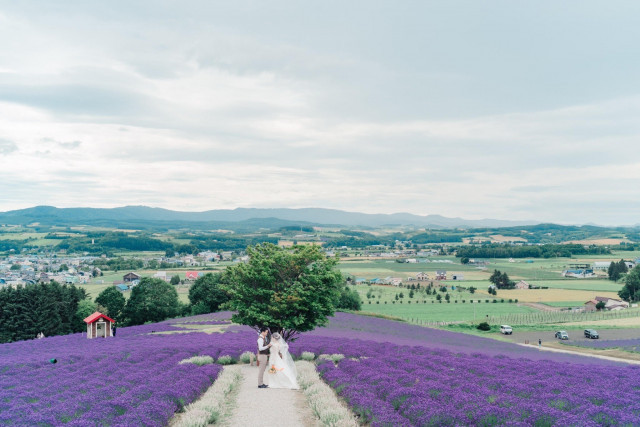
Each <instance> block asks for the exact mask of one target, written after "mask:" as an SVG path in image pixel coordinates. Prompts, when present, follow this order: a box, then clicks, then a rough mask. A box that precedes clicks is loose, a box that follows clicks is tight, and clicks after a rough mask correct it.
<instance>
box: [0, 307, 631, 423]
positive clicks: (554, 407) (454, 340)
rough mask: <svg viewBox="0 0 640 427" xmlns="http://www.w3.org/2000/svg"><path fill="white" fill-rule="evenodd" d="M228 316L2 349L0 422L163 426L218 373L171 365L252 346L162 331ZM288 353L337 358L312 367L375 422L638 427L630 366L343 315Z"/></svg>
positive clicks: (236, 333)
mask: <svg viewBox="0 0 640 427" xmlns="http://www.w3.org/2000/svg"><path fill="white" fill-rule="evenodd" d="M229 317H230V313H217V314H213V315H202V316H196V317H192V318H187V319H175V320H169V321H165V322H161V323H156V324H150V325H143V326H136V327H129V328H121V329H119V330H118V335H117V337H116V338H112V339H102V340H99V339H96V340H87V339H86V338H84V337H83V336H82V335H81V334H76V335H68V336H62V337H52V338H45V339H43V340H36V341H24V342H18V343H12V344H3V345H0V425H43V426H50V425H82V426H86V425H106V426H108V425H111V426H121V425H122V426H124V425H152V426H155V425H166V424H167V423H168V421H169V419H170V418H171V417H172V415H173V414H174V413H175V411H177V410H179V409H180V408H181V407H182V406H184V405H186V404H188V403H190V402H192V401H193V400H195V399H196V398H197V397H198V396H199V395H200V394H202V393H203V392H204V391H205V390H206V389H207V388H208V387H209V386H210V385H211V384H212V383H213V382H214V381H215V379H216V377H217V375H218V373H219V372H220V369H221V367H220V366H219V365H205V366H197V365H191V364H184V365H179V364H178V362H179V361H180V360H182V359H186V358H189V357H192V356H195V355H210V356H212V357H213V358H217V357H219V356H221V355H231V356H234V357H237V356H239V355H240V354H241V353H242V352H244V351H247V350H254V347H255V337H256V334H255V332H254V331H253V330H251V329H250V328H247V327H241V326H230V327H229V328H228V329H227V331H226V332H225V333H214V334H206V333H202V332H191V333H170V332H184V328H183V327H180V326H176V324H177V323H183V324H184V323H186V322H188V324H191V325H194V326H199V325H219V324H225V323H227V321H226V320H225V319H228V318H229ZM151 332H160V333H161V334H150V333H151ZM291 350H292V353H293V354H294V355H300V354H301V352H303V351H311V352H314V353H315V354H316V355H318V354H323V353H330V354H333V353H341V354H344V355H345V356H347V358H345V359H344V360H342V361H340V362H339V363H338V364H337V365H334V364H333V363H320V365H319V370H320V371H321V373H322V375H323V376H324V378H325V380H326V381H327V382H328V383H329V384H330V385H331V386H332V387H333V388H334V389H335V390H336V391H337V392H338V393H339V394H340V395H341V396H342V397H344V398H345V400H346V401H347V402H348V404H349V405H350V406H351V408H352V409H353V410H354V411H355V412H356V413H358V414H360V415H361V417H362V420H363V422H366V423H371V424H372V425H375V426H378V425H380V426H382V425H496V424H507V425H640V421H639V420H640V403H639V402H640V387H639V386H638V384H640V369H639V368H636V367H629V366H626V365H623V364H618V363H615V362H609V361H603V360H600V359H593V358H589V357H584V356H574V355H571V354H563V353H543V352H539V351H538V350H536V349H534V348H527V347H522V346H517V345H514V344H510V343H505V342H497V341H493V340H490V339H484V338H481V337H475V336H468V335H463V334H457V333H453V332H448V331H440V330H434V329H426V328H421V327H419V326H415V325H408V324H404V323H398V322H393V321H388V320H384V319H377V318H370V317H362V316H357V315H352V314H345V313H337V314H336V316H335V317H334V318H333V319H332V320H331V322H330V324H329V326H328V327H326V328H319V329H317V330H315V331H313V332H310V333H306V334H303V335H302V336H301V337H300V338H299V339H298V340H297V341H295V342H294V343H292V345H291ZM51 358H56V359H57V360H58V363H56V364H51V363H49V359H51ZM349 358H353V359H355V360H349Z"/></svg>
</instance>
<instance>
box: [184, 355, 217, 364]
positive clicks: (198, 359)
mask: <svg viewBox="0 0 640 427" xmlns="http://www.w3.org/2000/svg"><path fill="white" fill-rule="evenodd" d="M185 363H193V364H194V365H198V366H202V365H210V364H212V363H213V357H211V356H193V357H190V358H189V359H184V360H181V361H180V362H179V364H180V365H184V364H185Z"/></svg>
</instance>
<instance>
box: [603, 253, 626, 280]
mask: <svg viewBox="0 0 640 427" xmlns="http://www.w3.org/2000/svg"><path fill="white" fill-rule="evenodd" d="M628 271H629V268H628V267H627V264H626V263H625V261H624V259H621V260H620V261H618V262H611V264H609V269H608V270H607V273H608V275H609V280H613V281H615V282H617V281H618V280H620V279H621V278H622V275H623V274H626V273H627V272H628Z"/></svg>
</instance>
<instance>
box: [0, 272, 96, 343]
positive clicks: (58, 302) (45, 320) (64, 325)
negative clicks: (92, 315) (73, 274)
mask: <svg viewBox="0 0 640 427" xmlns="http://www.w3.org/2000/svg"><path fill="white" fill-rule="evenodd" d="M86 298H87V294H86V292H85V290H84V289H82V288H77V287H75V286H74V285H61V284H59V283H57V282H51V283H40V284H35V285H28V286H24V287H23V286H18V287H17V288H16V289H14V288H12V287H5V288H3V289H0V342H1V343H5V342H13V341H20V340H26V339H33V338H35V337H36V335H38V334H39V333H40V332H42V333H43V334H44V335H45V336H50V335H63V334H70V333H74V332H81V331H83V330H84V328H85V326H84V322H83V321H82V319H83V317H81V316H82V314H83V313H81V312H80V313H79V312H78V308H79V307H80V304H81V302H82V301H85V300H86Z"/></svg>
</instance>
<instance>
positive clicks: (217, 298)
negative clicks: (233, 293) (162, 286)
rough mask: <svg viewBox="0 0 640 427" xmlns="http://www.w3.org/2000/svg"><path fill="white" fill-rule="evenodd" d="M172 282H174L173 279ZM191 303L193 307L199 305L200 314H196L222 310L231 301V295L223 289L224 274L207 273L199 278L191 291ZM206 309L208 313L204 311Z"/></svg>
mask: <svg viewBox="0 0 640 427" xmlns="http://www.w3.org/2000/svg"><path fill="white" fill-rule="evenodd" d="M174 277H175V276H174ZM171 280H172V281H173V278H172V279H171ZM189 301H190V302H191V305H193V306H195V305H199V308H198V309H197V311H198V313H194V314H203V313H213V312H216V311H218V310H220V306H221V305H222V304H224V303H225V302H227V301H229V295H227V293H226V292H225V291H224V289H222V273H216V274H213V273H207V274H205V275H204V276H201V277H198V279H197V280H196V281H195V282H194V284H193V285H192V286H191V288H190V289H189ZM204 308H206V311H203V309H204Z"/></svg>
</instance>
